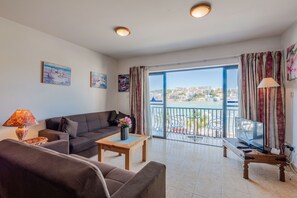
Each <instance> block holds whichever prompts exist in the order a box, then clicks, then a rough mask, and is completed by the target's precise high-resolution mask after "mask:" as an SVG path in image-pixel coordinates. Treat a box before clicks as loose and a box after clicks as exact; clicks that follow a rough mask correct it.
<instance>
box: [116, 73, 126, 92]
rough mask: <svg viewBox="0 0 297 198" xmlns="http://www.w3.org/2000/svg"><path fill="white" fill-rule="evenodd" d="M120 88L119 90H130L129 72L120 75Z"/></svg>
mask: <svg viewBox="0 0 297 198" xmlns="http://www.w3.org/2000/svg"><path fill="white" fill-rule="evenodd" d="M118 90H119V92H128V91H129V74H123V75H119V76H118Z"/></svg>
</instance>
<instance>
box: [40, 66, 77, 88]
mask: <svg viewBox="0 0 297 198" xmlns="http://www.w3.org/2000/svg"><path fill="white" fill-rule="evenodd" d="M42 83H46V84H54V85H65V86H70V84H71V68H70V67H65V66H62V65H57V64H54V63H49V62H43V63H42Z"/></svg>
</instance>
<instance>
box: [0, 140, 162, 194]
mask: <svg viewBox="0 0 297 198" xmlns="http://www.w3.org/2000/svg"><path fill="white" fill-rule="evenodd" d="M0 164H1V168H0V197H1V198H10V197H13V198H22V197H30V198H40V197H42V198H52V197H55V198H60V197H61V198H62V197H63V198H70V197H71V198H77V197H82V198H84V197H86V198H92V197H94V198H95V197H102V198H104V197H111V198H113V197H117V198H119V197H122V198H124V197H125V198H138V197H142V198H155V197H158V198H165V197H166V196H165V192H166V188H165V178H166V173H165V171H166V168H165V166H164V165H163V164H159V163H157V162H149V163H148V164H147V165H146V166H145V167H144V168H143V169H142V170H140V171H139V172H138V173H136V174H135V173H133V172H130V171H126V170H123V169H119V168H116V167H114V166H111V165H107V164H104V163H100V162H96V161H91V160H89V159H86V158H84V157H81V156H77V155H65V154H61V153H58V152H55V151H51V150H49V149H45V148H42V147H38V146H33V145H28V144H25V143H22V142H18V141H15V140H2V141H0Z"/></svg>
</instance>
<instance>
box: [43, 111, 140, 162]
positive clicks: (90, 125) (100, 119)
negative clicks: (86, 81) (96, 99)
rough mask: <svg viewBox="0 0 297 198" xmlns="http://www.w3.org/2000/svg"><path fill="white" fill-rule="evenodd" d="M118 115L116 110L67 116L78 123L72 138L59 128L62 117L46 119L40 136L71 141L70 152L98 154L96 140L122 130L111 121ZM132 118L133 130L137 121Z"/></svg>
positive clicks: (53, 139) (85, 154)
mask: <svg viewBox="0 0 297 198" xmlns="http://www.w3.org/2000/svg"><path fill="white" fill-rule="evenodd" d="M116 115H117V114H116V112H115V111H105V112H95V113H87V114H80V115H71V116H65V117H66V118H69V119H70V120H72V121H75V122H77V123H78V129H77V137H75V138H70V137H69V135H68V134H67V133H64V132H61V131H59V130H58V129H59V124H60V122H61V118H62V117H56V118H50V119H47V120H46V121H45V122H46V129H44V130H41V131H39V136H43V137H47V138H48V139H49V141H57V140H64V141H69V153H70V154H77V155H81V156H84V157H92V156H94V155H96V154H98V151H97V145H96V143H95V141H96V140H99V139H101V138H104V137H107V136H110V135H113V134H115V133H118V132H120V129H119V128H118V127H117V126H114V124H112V123H111V122H110V120H112V119H113V118H112V117H116ZM120 115H121V117H125V116H128V115H125V114H122V113H120ZM131 119H132V125H133V126H132V130H134V126H135V121H134V119H133V118H131ZM53 150H56V149H55V148H54V149H53Z"/></svg>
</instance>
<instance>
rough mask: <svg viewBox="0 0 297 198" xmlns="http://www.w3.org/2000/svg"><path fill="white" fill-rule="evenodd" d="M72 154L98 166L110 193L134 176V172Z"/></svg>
mask: <svg viewBox="0 0 297 198" xmlns="http://www.w3.org/2000/svg"><path fill="white" fill-rule="evenodd" d="M72 156H74V157H77V158H79V159H82V160H86V161H88V162H90V163H92V164H94V165H96V166H97V167H98V168H99V170H100V171H101V173H102V175H103V177H104V179H105V182H106V185H107V188H108V191H109V193H110V195H112V194H113V193H115V192H116V191H117V190H118V189H119V188H120V187H122V186H123V185H124V184H125V183H127V182H128V181H129V180H130V179H132V178H133V177H134V176H135V173H133V172H130V171H127V170H123V169H120V168H117V167H115V166H111V165H108V164H104V163H101V162H97V161H93V160H90V159H88V158H85V157H81V156H79V155H72Z"/></svg>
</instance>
